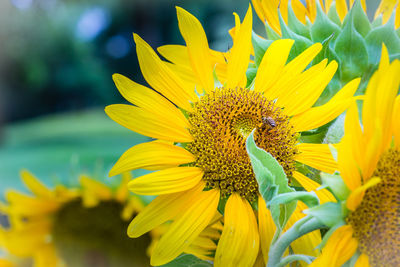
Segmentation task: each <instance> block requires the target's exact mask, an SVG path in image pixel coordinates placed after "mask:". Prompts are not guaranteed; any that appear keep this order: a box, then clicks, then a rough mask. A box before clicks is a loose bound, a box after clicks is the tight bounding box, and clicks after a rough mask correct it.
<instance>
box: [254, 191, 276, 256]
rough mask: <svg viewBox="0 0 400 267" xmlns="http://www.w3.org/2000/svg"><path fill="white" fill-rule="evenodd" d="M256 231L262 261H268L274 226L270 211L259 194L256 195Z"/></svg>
mask: <svg viewBox="0 0 400 267" xmlns="http://www.w3.org/2000/svg"><path fill="white" fill-rule="evenodd" d="M258 231H259V234H260V245H261V251H262V254H263V258H264V262H268V252H269V247H270V246H271V241H272V239H273V237H274V234H275V231H276V226H275V223H274V221H273V219H272V215H271V212H270V211H269V210H268V209H267V204H266V203H265V201H264V199H263V198H262V197H261V196H259V197H258Z"/></svg>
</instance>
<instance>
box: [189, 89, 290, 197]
mask: <svg viewBox="0 0 400 267" xmlns="http://www.w3.org/2000/svg"><path fill="white" fill-rule="evenodd" d="M288 119H289V118H288V117H287V116H286V115H284V114H283V113H282V112H281V109H280V108H277V107H275V106H274V103H273V102H272V101H268V100H267V99H266V98H265V97H264V96H263V95H262V94H261V93H258V92H254V91H250V90H248V89H244V88H235V89H227V88H216V89H215V90H214V91H213V92H212V93H210V94H206V95H204V96H203V97H202V98H201V99H200V101H199V102H197V103H196V104H195V105H194V110H193V112H192V113H190V114H189V122H190V124H191V129H190V133H191V134H192V136H193V137H194V141H193V142H191V143H190V144H188V146H187V149H188V150H189V151H190V152H191V153H192V154H194V155H195V156H196V158H197V159H196V163H195V165H196V166H197V167H200V168H202V169H203V171H204V176H203V179H204V180H205V181H206V184H207V186H208V187H209V188H217V189H220V191H221V195H222V197H225V196H229V195H230V194H232V193H233V192H237V193H239V194H240V195H241V196H242V197H244V198H247V199H248V200H249V201H250V202H253V201H255V200H256V196H257V191H258V184H257V181H256V179H255V177H254V173H253V169H252V167H251V163H250V159H249V157H248V155H247V152H246V138H247V137H248V136H249V134H250V133H251V132H252V131H253V129H256V131H255V133H254V139H255V142H256V144H257V145H258V146H259V147H260V148H262V149H264V150H266V151H268V152H269V153H271V155H272V156H274V157H275V158H276V160H277V161H278V162H279V163H280V164H281V165H282V167H283V168H284V170H285V172H286V174H287V175H288V176H291V175H292V172H293V170H294V169H295V161H294V155H295V154H296V153H297V150H296V147H295V144H296V142H297V134H296V132H295V131H294V129H293V126H291V125H290V123H289V120H288Z"/></svg>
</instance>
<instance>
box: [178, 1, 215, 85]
mask: <svg viewBox="0 0 400 267" xmlns="http://www.w3.org/2000/svg"><path fill="white" fill-rule="evenodd" d="M176 11H177V15H178V24H179V29H180V32H181V34H182V37H183V39H185V42H186V46H187V51H188V54H189V58H190V63H191V66H192V69H193V71H194V73H195V74H196V76H197V79H198V80H199V81H200V84H201V86H202V88H204V89H205V90H206V92H211V90H213V89H214V78H213V66H212V65H211V59H210V52H209V47H208V41H207V36H206V34H205V32H204V30H203V27H202V26H201V24H200V22H199V20H198V19H197V18H196V17H194V16H193V15H192V14H190V13H189V12H187V11H186V10H184V9H182V8H180V7H176Z"/></svg>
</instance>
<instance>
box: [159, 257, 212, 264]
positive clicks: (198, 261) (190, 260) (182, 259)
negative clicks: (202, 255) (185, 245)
mask: <svg viewBox="0 0 400 267" xmlns="http://www.w3.org/2000/svg"><path fill="white" fill-rule="evenodd" d="M211 266H213V265H212V264H211V262H208V261H203V260H201V259H199V258H196V257H195V256H193V255H189V254H182V255H180V256H178V257H177V258H176V259H174V260H173V261H171V262H169V263H167V264H164V265H162V267H211Z"/></svg>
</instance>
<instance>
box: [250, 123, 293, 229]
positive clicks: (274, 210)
mask: <svg viewBox="0 0 400 267" xmlns="http://www.w3.org/2000/svg"><path fill="white" fill-rule="evenodd" d="M254 131H255V130H253V132H252V133H251V134H250V135H249V136H248V137H247V140H246V150H247V153H248V155H249V158H250V161H251V166H252V168H253V171H254V175H255V177H256V179H257V182H258V189H259V192H260V195H261V196H262V198H263V199H264V200H265V202H266V203H268V202H269V201H270V200H271V199H272V198H273V197H274V196H276V195H279V194H282V193H289V192H294V189H293V188H291V187H290V186H289V185H288V179H287V177H286V174H285V171H284V170H283V168H282V166H281V165H280V164H279V162H278V161H277V160H276V159H275V158H274V157H273V156H272V155H271V154H270V153H268V152H266V151H265V150H263V149H261V148H259V147H257V145H256V143H255V141H254ZM269 208H270V211H271V215H272V219H273V220H274V223H275V224H276V226H277V232H276V236H278V235H279V234H280V233H281V231H282V229H283V228H284V227H285V225H286V223H287V221H288V219H289V218H290V216H291V215H292V213H293V212H294V210H295V209H296V202H292V203H290V204H286V205H279V204H277V205H270V206H269Z"/></svg>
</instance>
